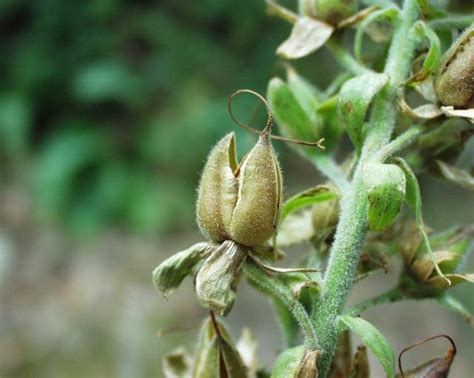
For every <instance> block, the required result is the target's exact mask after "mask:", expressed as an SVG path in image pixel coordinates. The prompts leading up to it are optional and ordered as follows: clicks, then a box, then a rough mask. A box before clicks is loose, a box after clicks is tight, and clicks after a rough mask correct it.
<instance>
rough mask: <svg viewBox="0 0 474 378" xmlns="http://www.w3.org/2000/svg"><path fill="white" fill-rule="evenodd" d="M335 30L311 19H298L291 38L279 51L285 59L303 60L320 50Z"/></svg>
mask: <svg viewBox="0 0 474 378" xmlns="http://www.w3.org/2000/svg"><path fill="white" fill-rule="evenodd" d="M333 31H334V28H333V27H332V26H331V25H329V24H326V23H324V22H321V21H318V20H315V19H314V18H310V17H298V19H297V20H296V23H295V24H294V25H293V29H292V30H291V34H290V37H289V38H288V39H287V40H286V41H284V42H283V43H282V44H281V45H280V46H279V47H278V49H277V54H278V55H279V56H281V57H282V58H285V59H298V58H303V57H305V56H307V55H309V54H311V53H312V52H314V51H316V50H317V49H319V48H320V47H321V46H322V45H324V43H326V41H327V40H328V39H329V37H330V36H331V34H332V33H333Z"/></svg>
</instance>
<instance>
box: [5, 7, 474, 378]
mask: <svg viewBox="0 0 474 378" xmlns="http://www.w3.org/2000/svg"><path fill="white" fill-rule="evenodd" d="M456 7H457V6H455V8H456ZM458 9H459V8H458ZM288 33H289V28H288V26H287V25H286V24H285V23H283V22H281V21H279V20H277V19H274V18H271V17H268V16H266V15H265V6H264V3H263V1H246V2H241V1H237V0H229V1H219V0H202V1H199V2H193V1H188V2H184V1H183V2H180V1H172V0H161V1H150V0H140V1H125V0H89V1H83V2H73V1H64V0H41V1H27V0H3V1H1V2H0V41H1V55H0V77H1V81H0V376H2V377H64V376H67V377H86V376H88V377H112V376H113V377H148V376H149V377H156V376H161V372H160V369H161V368H160V365H161V362H160V360H161V357H162V356H163V354H164V353H165V352H167V351H170V350H172V349H173V348H174V347H176V346H177V345H180V344H185V345H188V346H191V345H192V343H193V339H194V338H195V335H196V326H197V324H198V323H199V321H200V320H202V319H203V318H204V317H205V311H203V310H201V309H200V307H199V306H198V304H197V301H196V300H195V298H194V296H193V293H192V289H191V283H190V282H189V281H186V285H184V286H183V288H181V289H180V290H179V291H178V293H176V295H175V296H173V297H172V299H171V300H170V301H169V302H165V301H164V300H163V299H161V298H160V297H158V295H157V294H156V293H155V291H154V289H153V286H152V283H151V271H152V269H153V268H154V267H155V265H157V264H158V263H159V262H160V261H162V260H163V259H164V258H165V257H167V256H169V255H171V254H172V253H175V252H176V251H178V250H180V249H183V248H185V247H187V246H188V245H189V244H190V243H192V242H195V241H198V240H200V239H201V237H200V235H199V234H198V233H197V227H196V226H195V224H194V197H195V188H196V185H197V182H198V179H199V171H200V170H201V168H202V165H203V162H204V160H205V157H206V154H207V152H208V151H209V149H210V148H211V147H212V145H213V144H214V143H215V141H216V140H217V138H218V137H219V136H222V135H223V134H225V133H227V132H229V131H230V130H234V129H235V126H234V125H233V124H232V122H231V120H230V118H229V116H228V114H227V104H226V101H227V97H228V95H229V94H230V93H232V92H233V91H234V90H236V89H239V88H251V89H254V90H257V91H259V92H261V93H265V89H266V85H267V82H268V80H269V78H270V77H272V76H274V75H275V74H279V73H282V66H281V64H280V63H279V62H278V60H277V58H276V57H275V55H274V50H275V48H276V46H278V44H279V43H280V42H281V41H282V40H283V39H284V38H285V37H286V36H287V35H288ZM298 68H300V69H301V70H302V71H303V72H305V73H306V74H307V76H309V77H311V78H312V79H313V80H315V82H316V83H318V84H319V85H321V86H322V87H324V86H325V85H327V84H328V83H329V82H330V80H331V78H332V77H334V76H335V74H336V73H337V66H336V64H335V62H334V60H333V59H332V58H331V56H330V55H328V54H327V53H326V52H325V51H324V50H321V51H318V52H317V53H316V54H313V55H312V56H311V57H309V58H306V59H304V60H303V61H302V62H300V63H299V64H298ZM239 104H240V105H241V107H240V108H239V109H240V111H239V114H240V115H241V117H242V119H246V117H247V119H248V117H249V115H250V113H251V110H252V108H253V105H252V104H254V102H253V101H252V100H251V99H239ZM259 121H260V122H261V123H263V114H260V116H259V117H257V118H255V120H254V122H256V124H258V122H259ZM236 132H237V133H238V138H239V149H240V150H241V151H245V150H246V149H247V148H248V147H249V146H250V145H251V143H252V142H253V141H254V140H255V138H254V136H252V135H249V134H247V133H245V132H242V131H241V130H236ZM276 147H277V149H278V151H279V154H280V157H281V160H282V163H283V168H284V171H285V191H286V193H287V194H292V193H295V192H296V191H297V190H298V189H301V188H304V187H307V186H311V185H314V184H316V183H318V182H320V181H321V178H320V177H319V176H318V175H317V174H316V172H314V170H313V169H312V167H311V166H310V165H309V164H308V163H306V162H304V161H302V160H301V159H299V158H298V157H297V156H295V155H294V154H292V153H291V152H289V150H288V149H286V148H285V147H282V146H281V145H277V146H276ZM422 183H423V191H424V194H425V197H426V200H425V208H426V209H427V218H428V221H429V222H431V224H433V226H435V227H443V226H446V225H449V224H451V222H452V221H454V220H457V221H464V222H473V221H474V215H473V214H474V199H473V198H472V195H470V196H468V194H467V193H466V192H465V191H463V190H461V189H457V188H454V187H453V186H452V185H448V184H445V183H441V182H440V181H438V180H434V179H429V178H425V180H424V181H423V182H422ZM296 253H299V252H297V251H295V254H296ZM470 267H471V268H473V267H474V266H473V264H472V262H471V264H470ZM395 268H396V267H395ZM393 278H394V279H396V273H395V274H394V275H393ZM377 279H379V283H380V284H377V283H375V284H374V282H377ZM388 281H389V280H388V279H387V277H386V276H383V277H380V278H375V281H371V282H372V284H371V285H374V286H373V287H368V286H370V285H365V286H363V287H362V288H361V289H359V290H356V294H355V297H362V296H367V295H368V293H369V292H374V291H378V290H379V289H380V288H381V286H382V285H389V283H388ZM375 289H376V290H375ZM239 290H240V293H241V294H240V295H239V299H238V301H237V303H236V306H235V310H234V311H233V312H232V313H231V315H230V317H229V324H230V325H231V329H232V330H233V332H234V334H235V335H238V333H239V332H240V330H241V327H242V326H245V325H246V326H249V327H250V328H251V329H252V330H253V331H254V332H255V333H256V334H257V336H258V337H259V341H260V344H261V346H262V347H261V348H260V351H259V357H260V359H261V361H262V365H263V366H270V363H271V361H272V359H273V358H274V356H275V354H276V353H277V352H278V350H279V349H278V348H279V347H278V345H279V344H278V340H279V334H278V328H277V325H276V324H275V322H274V321H273V320H272V319H271V315H270V314H271V312H270V310H269V307H268V304H267V301H266V299H264V298H262V297H261V296H259V295H258V294H256V293H254V292H253V291H252V290H250V289H249V288H247V287H246V286H245V285H242V287H241V289H239ZM455 290H456V294H457V295H458V296H459V297H463V298H464V299H467V300H469V301H470V303H468V305H470V308H471V309H472V310H474V300H473V298H472V294H470V292H469V288H462V287H461V288H459V289H455ZM407 306H408V307H407ZM410 306H411V307H410ZM422 306H424V307H425V310H426V311H424V312H422V311H418V310H414V309H415V308H416V307H414V306H413V305H410V304H408V305H404V304H400V305H396V306H393V307H392V308H390V310H389V309H387V308H385V309H383V310H385V312H380V311H379V310H377V311H374V312H373V313H369V316H372V319H375V320H374V321H375V323H376V324H379V325H380V326H381V329H382V330H384V331H385V332H386V333H387V335H388V337H390V338H392V339H393V340H394V345H395V346H396V348H397V350H400V349H401V348H402V347H403V346H405V345H406V344H409V343H411V342H413V341H415V340H416V339H417V338H422V337H425V336H428V335H431V334H433V333H437V332H447V333H450V334H453V336H455V337H456V336H458V337H459V339H460V340H462V341H460V344H461V346H464V347H465V348H470V349H468V350H466V351H463V349H461V356H460V357H459V359H458V360H457V361H456V362H455V369H458V370H457V372H458V373H457V374H459V375H455V376H456V377H462V376H467V375H462V374H464V373H466V372H467V371H468V369H469V367H470V368H472V367H474V365H473V362H472V361H469V360H468V357H467V356H468V355H469V353H470V354H471V355H472V353H474V347H473V345H472V344H473V342H474V337H473V334H474V333H472V332H471V333H469V332H470V331H469V330H468V327H467V326H466V325H464V323H462V321H460V320H459V319H458V318H456V316H454V315H450V314H447V313H446V312H444V311H443V310H439V309H437V307H435V306H434V305H433V306H432V307H430V304H426V303H425V304H423V305H422ZM407 309H408V310H407ZM434 309H436V311H434ZM387 313H388V315H387ZM421 314H426V315H421ZM390 319H392V320H394V319H395V320H394V321H390ZM414 323H415V324H416V326H414ZM167 327H177V328H178V330H177V331H176V330H175V331H173V332H171V330H170V332H165V334H164V335H163V336H161V337H158V336H157V332H158V331H159V330H163V329H164V328H167ZM188 328H189V330H188ZM405 330H406V331H405ZM375 369H377V367H376V368H375ZM377 371H378V370H376V372H377ZM375 374H377V373H375ZM380 374H381V373H380ZM374 376H377V375H374Z"/></svg>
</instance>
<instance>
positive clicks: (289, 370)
mask: <svg viewBox="0 0 474 378" xmlns="http://www.w3.org/2000/svg"><path fill="white" fill-rule="evenodd" d="M320 353H321V352H320V351H319V350H313V351H309V350H306V349H305V348H304V346H302V345H300V346H297V347H294V348H291V349H287V350H285V351H284V352H283V353H281V354H280V355H279V356H278V358H277V360H276V361H275V365H274V366H273V371H272V375H271V377H272V378H314V377H317V376H318V368H317V365H316V363H317V359H318V356H319V354H320Z"/></svg>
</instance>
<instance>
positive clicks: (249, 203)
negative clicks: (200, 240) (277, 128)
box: [197, 133, 282, 246]
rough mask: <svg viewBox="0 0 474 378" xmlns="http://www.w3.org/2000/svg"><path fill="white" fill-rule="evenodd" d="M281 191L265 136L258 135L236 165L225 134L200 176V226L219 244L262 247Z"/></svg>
mask: <svg viewBox="0 0 474 378" xmlns="http://www.w3.org/2000/svg"><path fill="white" fill-rule="evenodd" d="M281 192H282V178H281V170H280V166H279V164H278V160H277V158H276V154H275V151H274V150H273V147H272V144H271V142H270V135H269V134H268V133H263V134H262V135H261V136H260V138H259V141H258V142H257V144H256V145H255V146H254V148H253V149H252V150H251V151H250V152H249V154H248V155H247V156H246V157H245V159H244V160H243V162H242V164H241V165H240V167H238V164H237V158H236V149H235V135H234V133H231V134H228V135H227V136H225V137H224V138H223V139H222V140H221V141H220V142H218V144H217V146H216V147H214V149H213V150H212V151H211V153H210V155H209V158H208V161H207V163H206V166H205V168H204V171H203V173H202V178H201V183H200V186H199V191H198V200H197V220H198V224H199V227H200V229H201V231H202V232H203V233H204V234H205V235H206V236H207V237H208V238H210V239H211V240H215V241H218V242H222V241H224V240H233V241H235V242H237V243H240V244H242V245H245V246H256V245H259V244H262V243H264V242H265V241H266V240H268V239H269V238H270V237H271V236H272V235H273V233H274V232H275V229H276V226H277V222H278V218H279V214H280V203H281Z"/></svg>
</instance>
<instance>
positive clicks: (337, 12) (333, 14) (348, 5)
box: [314, 0, 357, 25]
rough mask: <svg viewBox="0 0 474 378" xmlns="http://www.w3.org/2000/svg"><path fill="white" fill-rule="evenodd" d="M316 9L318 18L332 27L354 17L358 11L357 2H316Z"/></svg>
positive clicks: (347, 0) (325, 0)
mask: <svg viewBox="0 0 474 378" xmlns="http://www.w3.org/2000/svg"><path fill="white" fill-rule="evenodd" d="M314 9H315V13H316V18H318V19H320V20H324V21H326V22H328V23H329V24H331V25H337V24H338V23H339V22H340V21H342V20H344V19H345V18H348V17H350V16H352V15H353V14H354V13H355V12H356V11H357V1H355V0H338V1H334V0H315V4H314Z"/></svg>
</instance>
